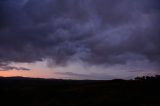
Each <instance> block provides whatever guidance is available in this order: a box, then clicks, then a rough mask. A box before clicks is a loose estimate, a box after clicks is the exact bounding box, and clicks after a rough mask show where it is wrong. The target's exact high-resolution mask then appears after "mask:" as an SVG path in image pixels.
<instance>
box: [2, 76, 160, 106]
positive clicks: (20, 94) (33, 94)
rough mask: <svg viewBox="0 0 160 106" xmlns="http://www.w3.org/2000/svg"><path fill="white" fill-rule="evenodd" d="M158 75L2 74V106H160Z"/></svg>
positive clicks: (159, 81)
mask: <svg viewBox="0 0 160 106" xmlns="http://www.w3.org/2000/svg"><path fill="white" fill-rule="evenodd" d="M159 85H160V80H159V79H158V77H152V78H151V77H145V78H143V77H142V78H136V80H121V79H116V80H111V81H105V80H101V81H96V80H95V81H94V80H60V79H41V78H25V77H8V78H6V77H0V95H1V96H0V100H1V101H0V106H85V105H89V106H120V105H123V106H160V102H159V101H160V86H159Z"/></svg>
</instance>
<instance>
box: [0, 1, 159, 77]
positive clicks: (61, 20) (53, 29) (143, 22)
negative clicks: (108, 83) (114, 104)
mask: <svg viewBox="0 0 160 106" xmlns="http://www.w3.org/2000/svg"><path fill="white" fill-rule="evenodd" d="M0 70H1V71H0V76H26V77H27V76H31V77H45V78H72V79H113V78H127V79H128V78H133V77H136V76H137V75H144V74H145V75H146V74H159V73H160V1H159V0H0Z"/></svg>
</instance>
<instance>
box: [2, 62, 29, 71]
mask: <svg viewBox="0 0 160 106" xmlns="http://www.w3.org/2000/svg"><path fill="white" fill-rule="evenodd" d="M11 70H17V71H29V70H30V69H28V68H24V67H15V66H10V65H8V64H7V63H0V71H11Z"/></svg>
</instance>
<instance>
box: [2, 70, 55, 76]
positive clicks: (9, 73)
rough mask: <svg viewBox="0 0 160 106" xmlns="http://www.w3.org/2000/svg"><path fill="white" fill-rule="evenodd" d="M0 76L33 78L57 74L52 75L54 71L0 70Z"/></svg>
mask: <svg viewBox="0 0 160 106" xmlns="http://www.w3.org/2000/svg"><path fill="white" fill-rule="evenodd" d="M0 76H2V77H14V76H21V77H33V78H57V77H58V76H57V75H56V76H55V75H54V73H52V74H51V73H47V72H46V73H41V72H38V71H14V70H12V71H0Z"/></svg>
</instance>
